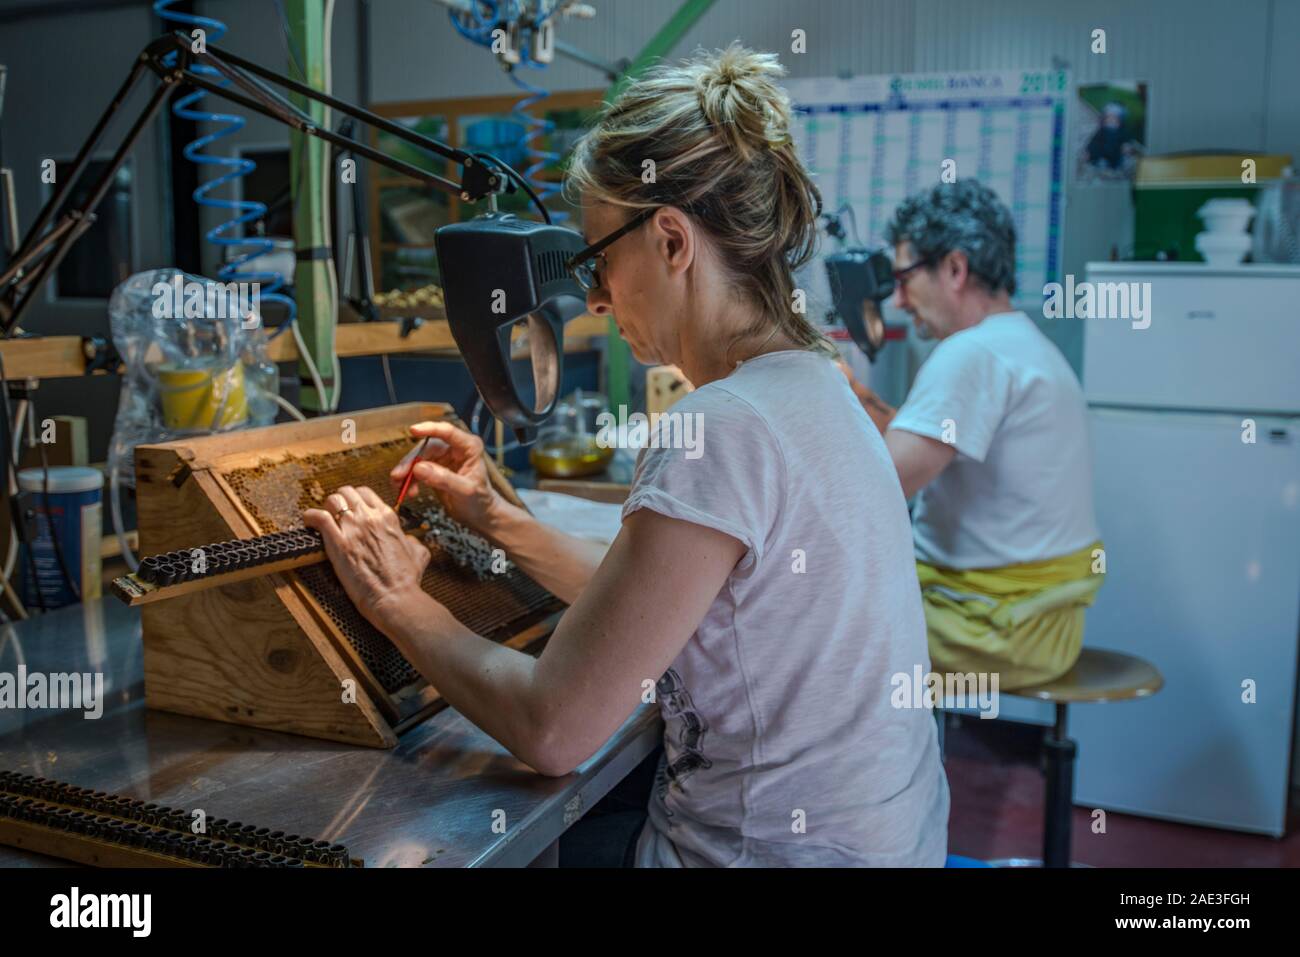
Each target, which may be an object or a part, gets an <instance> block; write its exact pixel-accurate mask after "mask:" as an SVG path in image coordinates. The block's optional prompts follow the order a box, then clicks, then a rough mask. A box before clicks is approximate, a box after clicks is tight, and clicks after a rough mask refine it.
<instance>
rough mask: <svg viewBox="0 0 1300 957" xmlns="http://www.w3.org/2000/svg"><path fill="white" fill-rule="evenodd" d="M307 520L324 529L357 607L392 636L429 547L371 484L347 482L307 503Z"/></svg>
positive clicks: (407, 610) (414, 599) (418, 596)
mask: <svg viewBox="0 0 1300 957" xmlns="http://www.w3.org/2000/svg"><path fill="white" fill-rule="evenodd" d="M302 521H303V524H304V525H306V526H307V527H308V528H314V529H316V530H317V531H318V532H320V533H321V538H322V539H323V540H324V542H325V553H326V554H327V555H328V556H329V559H330V563H331V564H332V565H333V566H334V571H335V573H336V574H337V575H338V576H339V581H340V582H342V583H343V588H344V589H345V590H346V591H347V593H348V597H349V598H351V599H352V603H353V604H354V605H356V606H357V610H358V611H360V612H361V614H362V615H364V616H365V617H366V620H368V621H369V622H370V623H371V624H372V625H374V626H375V627H376V628H378V629H379V630H380V631H382V632H384V634H386V635H388V636H389V637H390V638H391V637H392V636H393V632H394V631H396V630H398V629H399V628H400V625H401V623H402V621H403V620H404V619H409V618H410V616H411V613H412V611H413V610H414V609H415V607H416V606H418V605H421V604H425V603H427V602H432V601H433V599H431V598H430V597H429V596H428V595H427V594H426V593H425V592H424V591H423V589H421V588H420V577H421V576H422V575H423V573H424V567H425V566H426V565H427V564H428V563H429V558H430V554H429V549H428V548H426V547H425V546H424V545H422V544H421V543H420V542H419V541H417V540H416V539H414V538H412V537H410V536H409V535H407V534H406V533H405V532H403V531H402V525H401V522H400V521H399V520H398V517H397V513H396V512H395V511H393V510H392V509H391V508H389V507H388V506H387V505H386V504H384V501H383V500H382V499H381V498H380V497H379V496H378V495H376V494H375V492H374V491H373V490H372V489H369V488H359V489H358V488H353V487H352V486H351V485H344V486H343V487H342V488H340V489H339V490H338V491H337V492H335V493H334V494H333V495H331V496H329V497H328V498H327V499H325V510H322V509H317V508H309V509H307V511H305V512H303V516H302Z"/></svg>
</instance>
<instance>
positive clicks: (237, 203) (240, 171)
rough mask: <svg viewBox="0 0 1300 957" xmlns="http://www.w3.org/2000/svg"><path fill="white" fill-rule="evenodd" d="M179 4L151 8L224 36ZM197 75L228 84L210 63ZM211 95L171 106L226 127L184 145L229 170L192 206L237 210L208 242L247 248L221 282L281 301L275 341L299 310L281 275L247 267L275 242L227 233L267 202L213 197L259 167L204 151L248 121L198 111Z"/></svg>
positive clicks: (195, 159) (219, 27)
mask: <svg viewBox="0 0 1300 957" xmlns="http://www.w3.org/2000/svg"><path fill="white" fill-rule="evenodd" d="M175 2H176V0H156V2H155V3H154V5H153V12H154V13H155V14H157V15H158V16H159V17H160V18H161V19H162V20H163V21H164V22H170V23H175V24H178V25H181V26H183V27H185V28H186V29H187V30H188V29H191V28H194V27H198V28H200V29H202V30H204V31H205V33H206V38H205V42H206V43H215V42H216V41H218V40H220V39H221V38H222V37H223V36H225V33H226V25H225V24H224V23H222V22H221V21H220V20H216V19H213V18H212V17H202V16H196V15H194V14H189V13H182V12H180V11H178V10H170V9H168V8H169V7H170V6H171V5H172V4H173V3H175ZM193 69H194V72H195V73H200V74H203V75H204V76H211V77H214V78H219V79H221V82H220V85H221V86H223V87H224V86H228V85H229V84H230V81H229V80H228V79H224V78H222V77H221V74H220V72H219V71H217V70H215V69H214V68H212V67H210V66H207V65H206V64H202V63H197V64H195V65H194V67H193ZM206 95H207V93H206V91H204V90H195V91H194V92H192V93H187V94H186V95H185V96H183V97H180V98H179V99H178V100H177V101H176V103H175V104H174V105H173V106H172V113H173V114H175V115H176V116H178V117H180V118H181V119H185V120H191V121H193V122H196V123H213V124H222V125H220V126H219V127H218V128H217V129H216V130H215V131H213V132H211V133H208V134H205V135H203V136H200V137H199V138H198V139H196V140H194V141H192V142H190V143H188V144H186V146H185V149H184V151H183V152H184V155H185V158H186V159H187V160H189V161H190V162H192V163H195V164H197V165H199V166H216V167H219V168H222V169H225V170H226V172H225V173H223V174H222V175H220V176H217V177H215V178H214V179H211V180H209V181H208V182H206V183H204V184H202V185H201V186H199V187H198V189H196V190H194V193H193V194H192V195H193V197H194V202H196V203H197V204H198V205H200V206H205V207H207V208H209V209H222V210H230V211H232V212H235V213H236V214H237V215H235V216H234V218H232V219H229V220H226V221H225V222H223V223H221V224H219V225H217V226H215V227H213V228H212V229H210V230H208V231H207V232H206V233H205V234H204V238H205V239H207V241H208V242H210V243H212V244H213V245H215V246H218V247H220V248H222V249H230V248H243V249H245V250H246V251H245V252H243V253H242V254H240V255H238V256H236V257H235V258H234V259H232V260H231V261H230V262H228V263H225V264H224V265H222V266H221V268H220V269H219V270H218V272H217V278H218V279H220V280H221V281H222V282H231V281H238V282H256V283H257V284H258V285H259V287H260V294H261V298H262V300H264V301H269V302H278V303H280V304H281V305H283V306H284V307H285V309H287V310H288V315H287V318H286V319H285V321H284V322H283V323H282V324H281V325H280V326H279V327H278V328H277V329H276V330H275V331H274V332H273V333H271V335H270V337H269V338H271V339H274V338H275V337H276V336H278V335H280V334H281V333H283V332H285V331H286V330H288V329H289V328H290V326H291V325H292V324H293V322H294V321H295V320H296V319H297V315H298V306H297V303H295V302H294V300H293V298H292V297H291V296H289V295H287V294H285V293H283V292H281V291H280V290H281V289H283V288H284V284H285V280H284V277H283V276H282V275H280V273H278V272H270V271H259V270H255V269H254V270H248V269H243V267H244V266H245V265H246V264H247V263H248V262H249V261H251V260H253V259H256V258H257V257H259V256H263V255H265V254H267V253H270V252H272V251H274V249H275V244H274V243H273V242H272V241H271V240H270V239H267V238H265V237H263V238H258V237H256V236H232V235H229V234H230V233H231V232H232V231H233V230H235V229H237V228H238V227H240V226H242V225H244V224H246V223H253V222H256V221H257V220H259V219H261V218H262V217H263V216H265V215H266V204H265V203H259V202H256V201H255V200H247V199H245V200H237V199H229V198H226V197H222V196H213V195H212V194H213V193H214V192H215V191H217V190H219V189H221V188H222V187H223V186H225V185H226V184H227V183H231V182H234V181H235V180H237V179H240V178H242V177H244V176H247V175H248V174H249V173H251V172H252V171H253V170H255V169H257V164H256V163H254V162H253V161H252V160H250V159H242V158H236V157H233V156H218V155H214V154H212V153H205V152H203V150H204V149H205V148H206V147H208V146H211V145H212V144H213V143H215V142H217V141H218V140H221V139H224V138H225V137H227V136H232V135H234V134H235V133H237V132H239V131H240V130H242V129H243V128H244V124H245V120H244V118H243V117H242V116H237V115H235V114H232V113H214V112H212V111H211V110H205V109H196V108H195V107H196V106H197V105H198V104H199V103H200V102H201V101H202V100H203V98H204V97H205V96H206Z"/></svg>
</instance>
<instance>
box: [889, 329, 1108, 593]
mask: <svg viewBox="0 0 1300 957" xmlns="http://www.w3.org/2000/svg"><path fill="white" fill-rule="evenodd" d="M889 427H890V429H900V430H902V431H905V432H912V433H914V434H916V435H924V436H928V437H929V438H932V439H938V440H939V441H942V442H948V443H950V444H952V445H954V446H956V449H957V454H956V455H955V456H954V457H953V460H952V462H950V463H949V465H948V467H947V468H945V469H944V470H943V471H942V472H940V473H939V475H938V477H937V478H935V479H934V481H932V482H930V483H929V484H928V485H926V486H925V487H924V488H922V489H921V491H920V492H919V493H918V495H917V499H916V508H915V513H914V515H913V523H914V534H915V538H916V555H917V557H918V558H920V559H921V560H922V561H926V562H929V563H930V564H933V565H940V566H943V567H945V568H956V569H966V568H998V567H1001V566H1003V565H1011V564H1020V563H1023V562H1034V561H1041V560H1043V559H1048V558H1056V557H1058V556H1061V555H1066V554H1068V553H1070V552H1073V551H1077V550H1078V549H1080V548H1083V547H1085V546H1087V545H1090V544H1091V543H1092V542H1094V541H1096V540H1097V538H1098V532H1097V521H1096V518H1095V516H1094V513H1093V504H1092V453H1091V448H1090V444H1089V437H1088V411H1087V406H1086V404H1085V402H1084V398H1083V391H1082V389H1080V388H1079V380H1078V379H1077V378H1076V377H1075V375H1074V370H1073V369H1071V368H1070V366H1069V363H1067V362H1066V361H1065V357H1064V356H1063V355H1061V352H1060V350H1059V349H1057V348H1056V346H1055V345H1054V344H1053V343H1052V341H1051V340H1050V339H1048V338H1047V337H1046V336H1045V335H1043V333H1042V331H1041V330H1040V329H1039V328H1038V327H1037V326H1036V325H1034V323H1033V320H1031V319H1030V318H1029V317H1028V316H1027V315H1025V314H1024V313H1023V312H1006V313H997V314H995V315H991V316H987V317H986V318H985V319H984V320H983V321H982V322H980V323H978V324H977V325H974V326H971V327H970V328H969V329H963V330H962V331H961V332H957V333H954V334H953V335H951V336H948V337H947V338H946V339H943V340H942V341H940V342H939V344H938V345H936V346H935V348H934V351H933V352H931V353H930V357H929V358H928V359H926V361H925V363H924V364H923V365H922V366H921V369H920V372H918V373H917V376H916V381H915V382H914V383H913V385H912V389H911V391H910V392H909V393H908V395H907V400H906V401H905V402H904V403H903V406H902V408H901V409H899V410H898V414H897V415H896V416H895V417H894V420H893V421H892V422H891V423H890V425H889Z"/></svg>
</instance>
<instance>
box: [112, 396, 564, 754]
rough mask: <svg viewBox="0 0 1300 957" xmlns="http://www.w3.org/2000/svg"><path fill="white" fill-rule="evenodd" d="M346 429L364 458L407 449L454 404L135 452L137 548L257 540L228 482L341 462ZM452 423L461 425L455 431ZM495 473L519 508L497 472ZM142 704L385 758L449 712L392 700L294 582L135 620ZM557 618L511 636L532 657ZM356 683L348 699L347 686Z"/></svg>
mask: <svg viewBox="0 0 1300 957" xmlns="http://www.w3.org/2000/svg"><path fill="white" fill-rule="evenodd" d="M344 419H351V420H352V421H353V423H354V425H355V429H356V445H357V446H358V447H361V446H365V445H370V444H374V443H378V442H386V441H390V440H392V439H394V438H403V437H406V436H407V435H408V433H407V427H408V426H409V425H410V424H411V423H412V422H418V421H422V420H425V419H444V420H450V421H453V422H456V421H457V420H456V419H455V417H454V414H453V412H452V409H451V407H450V406H448V405H445V404H442V403H409V404H405V405H397V406H390V407H387V408H380V409H370V410H367V411H364V412H352V413H348V414H346V415H335V416H328V417H322V418H318V419H311V420H309V421H307V422H292V423H286V424H283V425H273V426H268V427H266V428H262V429H250V430H247V431H241V432H235V433H227V434H222V435H210V436H201V437H198V438H195V439H189V440H179V441H175V442H167V443H163V444H159V445H141V446H138V447H137V448H136V496H137V510H138V514H139V526H140V550H141V552H142V553H144V554H149V555H152V554H158V553H161V552H167V551H173V550H176V549H183V548H193V547H195V546H197V545H201V544H203V543H206V542H216V541H222V540H227V539H231V538H250V537H253V536H254V535H257V534H260V533H261V532H262V531H264V530H263V529H261V528H260V527H259V526H258V524H257V521H256V520H255V519H254V518H253V516H252V515H251V514H250V513H249V512H248V510H247V509H246V508H245V507H244V506H243V504H242V502H241V501H240V499H239V496H238V495H237V494H236V493H235V491H234V489H233V488H232V487H231V486H230V484H229V483H228V482H227V480H226V478H225V474H226V473H228V472H229V471H230V470H232V469H237V468H243V467H248V466H253V465H256V464H258V462H260V461H261V460H263V459H266V458H279V457H283V455H285V454H286V453H291V454H293V455H295V456H304V455H310V454H312V453H320V452H334V451H337V450H338V447H339V436H340V429H341V427H342V423H343V421H344ZM457 424H460V423H459V422H457ZM488 473H489V476H490V478H491V480H492V482H493V484H494V485H495V486H496V488H497V490H498V491H499V492H501V494H502V495H503V496H505V497H506V498H507V500H509V501H511V502H514V503H515V504H518V505H520V506H521V507H522V502H520V500H519V497H518V496H517V495H516V494H515V492H514V489H513V488H511V486H510V484H509V483H508V482H506V480H505V479H504V478H502V476H501V475H500V473H499V472H498V471H497V470H496V468H495V467H494V466H493V465H492V463H491V462H488ZM141 615H142V617H143V635H144V675H145V700H146V703H147V704H148V706H149V707H151V708H157V709H160V710H163V711H174V712H178V713H181V714H188V715H195V716H198V717H203V718H211V719H214V720H218V721H228V722H232V723H235V724H245V725H253V726H256V727H260V728H270V729H272V730H276V731H289V732H293V733H296V734H305V735H309V736H311V737H316V738H327V739H330V740H334V741H343V742H347V743H350V744H361V745H367V746H369V747H381V748H389V747H393V746H394V745H395V744H396V743H397V735H398V734H400V733H401V732H402V731H405V730H406V729H407V728H409V727H411V726H413V725H414V724H416V723H417V722H419V721H422V720H424V719H425V718H427V717H428V716H429V715H431V714H433V713H435V712H436V711H438V710H440V709H441V708H442V707H444V706H445V702H443V700H442V698H441V696H440V695H439V694H438V691H437V689H436V688H433V687H432V686H430V685H423V686H412V687H411V688H408V689H405V691H404V692H401V693H399V694H396V695H390V694H388V693H387V692H385V691H384V689H383V687H382V686H381V685H380V683H379V681H378V679H377V678H376V677H375V676H374V675H373V674H372V673H371V671H370V669H369V668H368V667H367V666H366V664H365V662H364V661H363V660H362V659H361V657H360V655H359V654H358V653H357V651H356V650H355V649H354V648H353V647H352V645H351V644H350V643H349V642H348V640H347V639H346V637H344V635H343V634H342V633H341V632H340V630H339V629H338V627H337V626H335V625H334V623H333V622H332V620H331V619H330V617H329V615H328V614H327V613H326V611H325V610H324V609H323V608H322V607H321V606H320V604H319V603H318V602H317V600H316V598H315V597H314V596H313V594H312V593H311V592H310V591H309V590H308V588H307V587H306V585H305V584H304V583H303V582H302V581H301V580H300V579H299V578H298V576H297V575H296V574H294V573H292V572H286V573H277V574H271V575H267V576H263V577H258V578H254V579H248V580H245V581H240V582H235V583H232V584H229V585H222V586H220V587H215V588H210V589H206V590H203V591H197V592H194V593H192V594H187V595H182V596H180V597H177V598H174V599H172V600H169V601H161V602H157V603H153V604H149V605H146V606H144V607H143V608H142V609H141ZM557 619H558V615H551V616H548V618H547V619H546V620H544V621H542V622H539V623H538V624H537V625H535V626H533V627H531V628H527V629H524V630H522V631H521V632H519V633H518V634H516V635H514V636H512V637H511V638H510V639H509V640H508V641H507V642H505V643H506V644H507V645H508V646H509V647H513V648H519V649H526V648H529V647H531V646H533V645H534V644H536V643H538V642H539V641H540V640H541V639H544V638H545V637H546V636H547V635H549V633H550V631H551V629H552V628H553V627H554V622H555V621H556V620H557ZM348 679H351V680H352V681H353V682H354V685H355V699H356V700H355V703H351V702H345V701H344V700H343V699H344V695H343V694H342V690H343V688H344V685H343V682H344V681H346V680H348Z"/></svg>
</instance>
